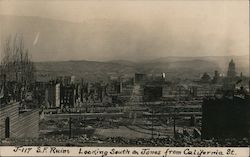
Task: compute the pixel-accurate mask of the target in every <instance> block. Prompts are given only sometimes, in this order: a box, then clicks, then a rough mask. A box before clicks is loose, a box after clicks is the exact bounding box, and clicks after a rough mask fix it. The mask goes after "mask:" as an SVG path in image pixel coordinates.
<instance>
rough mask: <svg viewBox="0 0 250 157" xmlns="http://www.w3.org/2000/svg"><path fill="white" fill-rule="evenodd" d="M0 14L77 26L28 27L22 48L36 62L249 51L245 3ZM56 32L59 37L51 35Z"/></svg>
mask: <svg viewBox="0 0 250 157" xmlns="http://www.w3.org/2000/svg"><path fill="white" fill-rule="evenodd" d="M0 14H1V15H14V16H35V17H37V16H39V17H43V18H50V19H56V20H63V21H68V23H71V24H72V25H77V26H72V25H70V27H67V28H64V27H63V26H62V25H53V26H52V25H51V26H49V27H53V29H52V28H51V29H52V30H53V31H52V30H49V29H47V28H46V31H44V30H36V29H35V28H34V27H36V25H34V26H33V25H32V28H30V31H33V30H35V31H33V32H28V33H27V34H29V35H27V36H29V37H30V38H27V41H26V43H27V45H28V47H29V48H30V49H31V50H32V56H33V57H34V58H35V60H46V58H47V59H48V60H68V59H88V60H111V59H131V60H140V59H150V58H159V57H166V56H216V55H247V54H248V52H249V50H248V49H249V33H248V29H249V24H248V23H249V7H248V1H226V0H225V1H222V0H218V1H215V0H211V1H209V0H203V1H197V0H193V1H192V0H190V1H189V0H185V1H184V0H183V1H182V0H177V1H172V0H169V1H143V0H139V1H132V0H130V1H126V0H121V1H115V0H109V1H105V0H102V1H87V0H85V1H80V0H75V1H69V0H65V1H59V0H52V1H49V0H44V1H39V0H37V1H31V0H26V1H24V0H8V1H7V0H2V1H0ZM20 25H21V24H20ZM39 26H41V24H40V25H39ZM44 27H48V26H44ZM62 27H63V28H62ZM38 28H39V29H41V27H38ZM4 29H6V30H8V28H4ZM4 29H2V31H3V30H4ZM15 29H16V30H17V32H18V31H20V30H21V27H20V28H19V27H17V28H15ZM57 29H58V30H63V32H60V33H55V30H57ZM71 29H72V30H71ZM65 30H66V31H65ZM11 31H12V32H13V30H11ZM50 31H51V32H50ZM22 33H24V36H25V35H26V34H25V33H26V32H25V31H24V32H22ZM2 34H3V33H2ZM62 34H63V36H62ZM73 35H74V36H73ZM52 39H53V40H52ZM54 39H55V40H54Z"/></svg>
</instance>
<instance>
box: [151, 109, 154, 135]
mask: <svg viewBox="0 0 250 157" xmlns="http://www.w3.org/2000/svg"><path fill="white" fill-rule="evenodd" d="M151 112H152V113H151V138H152V139H153V138H154V119H153V118H154V110H153V107H152V111H151Z"/></svg>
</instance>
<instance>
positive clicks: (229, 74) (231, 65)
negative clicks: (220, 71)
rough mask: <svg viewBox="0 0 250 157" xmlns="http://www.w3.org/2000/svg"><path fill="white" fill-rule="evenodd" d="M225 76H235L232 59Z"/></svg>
mask: <svg viewBox="0 0 250 157" xmlns="http://www.w3.org/2000/svg"><path fill="white" fill-rule="evenodd" d="M227 77H228V78H235V77H236V71H235V63H234V61H233V59H232V60H231V61H230V63H229V65H228V71H227Z"/></svg>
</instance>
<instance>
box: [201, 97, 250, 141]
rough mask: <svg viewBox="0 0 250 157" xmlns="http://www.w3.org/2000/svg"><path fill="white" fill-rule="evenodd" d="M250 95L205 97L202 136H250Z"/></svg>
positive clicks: (209, 137) (204, 137) (205, 137)
mask: <svg viewBox="0 0 250 157" xmlns="http://www.w3.org/2000/svg"><path fill="white" fill-rule="evenodd" d="M249 105H250V101H249V96H246V97H245V98H242V97H237V96H234V97H231V98H227V97H223V98H220V99H219V98H215V97H212V98H205V99H204V100H203V105H202V138H203V139H211V138H243V137H249V130H250V128H249V127H250V126H249V116H250V108H249Z"/></svg>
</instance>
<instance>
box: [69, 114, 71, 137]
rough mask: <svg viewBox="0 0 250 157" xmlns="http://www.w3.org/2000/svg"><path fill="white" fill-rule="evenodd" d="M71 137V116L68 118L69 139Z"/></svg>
mask: <svg viewBox="0 0 250 157" xmlns="http://www.w3.org/2000/svg"><path fill="white" fill-rule="evenodd" d="M71 136H72V127H71V116H70V117H69V139H71Z"/></svg>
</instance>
